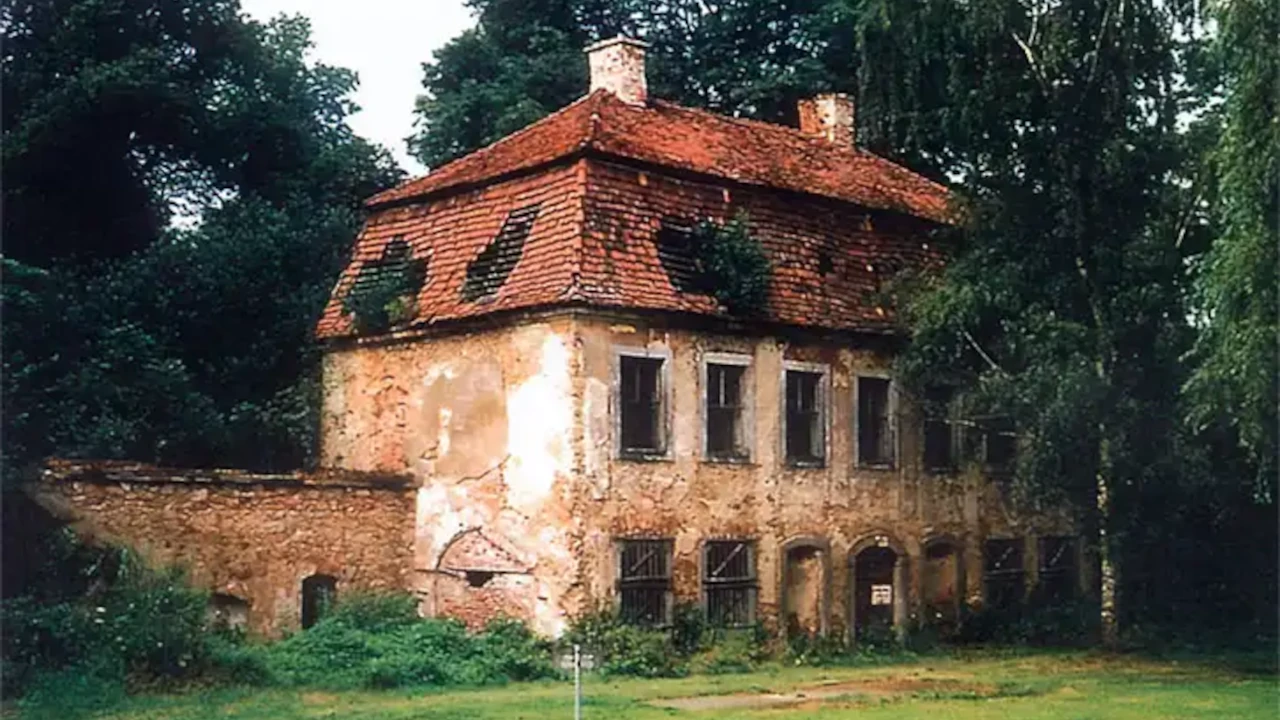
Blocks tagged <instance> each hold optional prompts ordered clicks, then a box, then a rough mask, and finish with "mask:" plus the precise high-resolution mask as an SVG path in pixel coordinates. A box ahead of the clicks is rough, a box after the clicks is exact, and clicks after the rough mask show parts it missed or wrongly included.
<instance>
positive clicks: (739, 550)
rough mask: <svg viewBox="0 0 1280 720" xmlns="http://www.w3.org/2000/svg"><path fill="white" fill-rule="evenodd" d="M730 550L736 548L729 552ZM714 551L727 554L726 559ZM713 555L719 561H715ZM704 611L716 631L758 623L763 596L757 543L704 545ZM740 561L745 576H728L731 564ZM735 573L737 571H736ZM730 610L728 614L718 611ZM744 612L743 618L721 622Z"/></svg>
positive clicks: (740, 540)
mask: <svg viewBox="0 0 1280 720" xmlns="http://www.w3.org/2000/svg"><path fill="white" fill-rule="evenodd" d="M728 546H736V547H734V548H730V547H728ZM713 550H727V551H728V552H727V553H726V557H723V558H721V557H719V556H718V555H719V554H718V553H713ZM713 554H715V555H717V557H713ZM700 556H701V560H702V563H701V564H702V610H703V614H704V616H705V617H706V618H707V622H708V623H710V624H711V625H712V626H713V627H724V628H742V627H749V626H750V625H752V624H753V623H754V622H755V621H756V617H757V603H758V600H759V592H760V571H759V567H758V565H757V563H758V560H757V554H756V541H755V540H752V539H750V538H731V537H715V538H708V539H707V540H704V541H703V543H702V552H701V553H700ZM739 558H741V559H742V560H743V562H742V566H743V567H742V570H743V571H742V572H736V573H731V574H725V572H724V571H725V569H726V568H727V567H728V565H729V563H731V562H733V561H734V560H737V559H739ZM735 569H736V568H735ZM726 606H732V607H730V610H729V611H728V612H720V611H719V610H718V609H722V608H725V607H726ZM738 608H741V610H742V616H741V617H739V618H736V619H735V620H734V621H731V622H723V623H722V622H720V621H719V620H720V617H722V616H723V615H725V614H728V613H732V612H733V611H734V610H736V609H738Z"/></svg>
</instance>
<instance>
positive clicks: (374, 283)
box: [342, 238, 427, 334]
mask: <svg viewBox="0 0 1280 720" xmlns="http://www.w3.org/2000/svg"><path fill="white" fill-rule="evenodd" d="M426 278H427V261H426V259H425V258H417V259H414V258H412V257H411V256H410V250H409V245H408V243H406V242H405V241H404V240H401V239H399V238H397V239H395V240H392V241H391V242H390V243H388V245H387V248H386V250H384V251H383V253H382V258H381V259H380V260H377V261H374V262H366V263H364V264H363V265H361V267H360V272H359V274H358V275H356V280H355V283H353V284H352V286H351V290H349V291H348V292H347V295H346V297H345V298H343V300H342V311H343V312H344V313H347V314H349V315H351V316H352V319H353V320H354V322H355V329H356V332H357V333H360V334H366V333H379V332H384V331H386V330H389V329H391V328H392V327H395V326H396V325H401V324H403V323H406V322H408V321H410V320H412V319H413V318H414V316H415V315H416V314H417V295H418V290H419V289H420V288H421V287H422V284H423V283H424V282H425V281H426Z"/></svg>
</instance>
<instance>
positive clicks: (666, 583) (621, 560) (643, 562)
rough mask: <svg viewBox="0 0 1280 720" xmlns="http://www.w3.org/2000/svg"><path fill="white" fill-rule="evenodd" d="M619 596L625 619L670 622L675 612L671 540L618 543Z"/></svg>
mask: <svg viewBox="0 0 1280 720" xmlns="http://www.w3.org/2000/svg"><path fill="white" fill-rule="evenodd" d="M618 550H619V551H618V595H619V600H620V602H619V613H620V615H621V618H622V621H623V622H625V623H629V624H632V625H645V626H660V625H666V624H667V623H668V621H669V619H670V614H671V541H670V540H622V541H620V542H619V543H618Z"/></svg>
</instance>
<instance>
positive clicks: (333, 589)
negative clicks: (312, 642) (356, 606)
mask: <svg viewBox="0 0 1280 720" xmlns="http://www.w3.org/2000/svg"><path fill="white" fill-rule="evenodd" d="M337 599H338V579H337V578H335V577H333V576H332V575H312V576H310V577H308V578H306V579H304V580H303V581H302V627H303V629H304V630H305V629H306V628H309V627H311V626H312V625H315V624H316V623H318V622H320V618H322V617H324V615H325V613H327V612H328V611H329V609H330V608H331V607H332V606H333V603H334V601H335V600H337Z"/></svg>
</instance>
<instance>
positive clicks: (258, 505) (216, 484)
mask: <svg viewBox="0 0 1280 720" xmlns="http://www.w3.org/2000/svg"><path fill="white" fill-rule="evenodd" d="M411 484H412V481H411V479H410V478H408V477H406V476H401V475H392V474H386V473H382V474H378V473H357V472H349V471H320V472H315V473H289V474H277V475H261V474H253V473H248V472H244V471H238V470H185V469H175V468H159V467H154V466H149V465H141V464H137V463H123V462H93V461H90V462H77V461H52V462H50V463H48V464H47V465H46V466H45V469H44V471H43V472H42V474H41V477H40V479H39V481H37V482H35V483H33V484H32V485H31V486H30V487H29V489H28V491H29V493H30V494H31V495H32V497H33V498H34V499H35V500H36V502H38V503H39V504H40V505H41V506H43V507H44V508H46V509H47V510H49V511H50V512H52V513H53V514H54V516H55V517H58V518H59V519H61V520H63V521H65V522H68V523H69V524H70V526H71V527H72V528H73V529H74V530H75V531H76V532H77V533H79V534H80V535H81V536H82V537H84V538H85V539H86V540H89V541H91V542H109V543H113V544H119V545H124V546H128V547H132V548H134V549H135V550H137V551H138V552H140V553H141V554H142V555H143V556H144V557H145V558H147V560H148V561H149V562H151V563H153V564H156V565H173V564H177V565H180V566H183V567H185V568H186V569H187V570H188V571H189V572H190V575H191V579H192V581H193V582H194V583H195V584H196V585H198V586H201V587H206V588H208V589H209V590H211V591H212V592H214V593H218V594H219V599H220V600H222V601H230V598H238V599H239V600H241V601H243V602H244V603H247V606H248V617H247V625H248V628H249V629H250V630H251V631H253V632H256V633H260V634H265V635H277V634H279V633H280V632H281V631H283V630H285V629H291V628H296V627H297V626H298V624H299V622H300V618H301V607H302V583H303V580H305V579H306V578H308V577H312V576H318V575H319V576H329V577H332V578H334V579H335V580H336V586H337V593H338V594H339V596H341V595H342V594H343V593H344V592H349V591H351V590H356V589H397V590H405V589H408V588H409V585H410V583H409V578H410V568H411V566H412V558H413V522H414V493H413V489H412V488H411ZM224 596H230V598H227V597H224Z"/></svg>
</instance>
